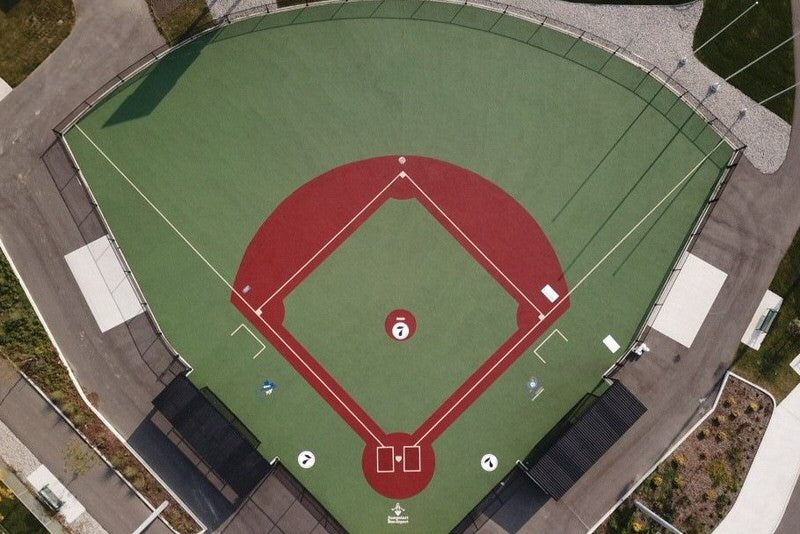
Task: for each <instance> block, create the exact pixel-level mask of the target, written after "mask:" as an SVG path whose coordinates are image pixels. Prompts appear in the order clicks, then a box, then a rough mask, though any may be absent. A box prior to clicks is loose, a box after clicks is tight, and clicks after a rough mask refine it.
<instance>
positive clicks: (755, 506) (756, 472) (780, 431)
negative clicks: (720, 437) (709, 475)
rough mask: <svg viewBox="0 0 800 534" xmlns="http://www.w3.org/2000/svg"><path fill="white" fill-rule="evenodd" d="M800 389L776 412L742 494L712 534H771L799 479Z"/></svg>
mask: <svg viewBox="0 0 800 534" xmlns="http://www.w3.org/2000/svg"><path fill="white" fill-rule="evenodd" d="M798 450H800V387H796V388H795V389H794V390H793V391H792V392H791V393H789V395H788V396H787V397H786V398H785V399H783V401H782V402H781V403H780V404H779V405H778V406H777V407H776V408H775V411H774V412H773V414H772V419H770V422H769V426H768V427H767V431H766V433H765V434H764V439H762V441H761V445H760V446H759V448H758V451H757V452H756V457H755V458H754V459H753V464H752V465H751V466H750V471H749V472H748V473H747V478H746V479H745V481H744V484H743V485H742V491H741V493H739V497H738V498H737V499H736V502H735V503H733V508H731V511H730V512H728V515H727V516H726V517H725V519H723V520H722V523H720V524H719V526H718V527H717V528H716V530H714V534H737V533H740V532H742V529H743V528H744V527H743V526H744V525H747V527H746V530H747V532H748V533H750V534H762V533H763V534H772V533H773V532H775V529H776V528H777V527H778V525H779V524H780V522H781V518H782V517H783V514H784V512H785V510H786V505H787V504H788V503H789V499H790V498H791V495H792V491H793V490H794V487H795V484H796V483H797V480H798V476H799V475H800V455H799V454H797V451H798Z"/></svg>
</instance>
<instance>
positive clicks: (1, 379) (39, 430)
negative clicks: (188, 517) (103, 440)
mask: <svg viewBox="0 0 800 534" xmlns="http://www.w3.org/2000/svg"><path fill="white" fill-rule="evenodd" d="M0 421H2V422H3V423H4V424H5V426H6V427H8V429H10V430H11V432H13V433H14V435H15V436H16V437H17V439H19V440H20V441H22V442H23V443H24V444H25V447H27V449H28V450H29V451H30V453H32V454H33V456H35V458H36V460H37V463H41V464H44V466H45V467H47V469H48V470H49V471H50V472H51V473H53V475H55V476H56V478H58V480H59V481H60V482H61V483H62V484H64V486H66V487H67V489H68V490H69V491H70V493H72V494H73V495H74V496H75V497H76V498H77V500H78V502H80V503H81V505H83V507H84V508H85V509H86V511H87V512H88V513H89V515H90V516H91V517H93V518H94V519H95V520H96V521H97V522H98V523H99V524H100V526H102V528H103V529H105V530H106V531H107V532H110V533H112V534H114V533H129V532H132V531H133V530H135V529H136V527H137V526H139V524H140V523H141V522H142V521H143V520H144V519H145V518H146V517H147V516H148V515H150V512H151V510H150V508H148V507H147V505H146V504H145V503H144V502H143V501H142V500H141V499H140V498H139V497H138V496H137V495H136V493H134V492H133V491H132V490H131V489H130V488H129V487H128V486H127V485H126V484H125V483H124V482H123V481H122V479H121V478H120V477H119V476H117V475H116V474H115V473H114V471H112V470H111V469H110V468H109V467H108V466H107V465H106V464H105V463H103V462H102V460H101V459H100V458H99V457H98V456H96V455H95V454H94V452H93V451H92V450H91V449H90V448H89V447H88V446H87V445H86V444H85V443H84V442H83V441H82V440H81V438H80V437H79V436H78V434H77V433H76V432H75V431H74V430H73V429H72V427H71V426H70V425H69V424H67V423H66V422H65V421H64V420H63V419H62V418H61V416H60V415H59V414H58V413H57V412H56V411H55V410H53V408H52V407H51V406H50V405H49V404H48V403H47V402H46V401H45V400H44V399H43V398H42V397H41V396H40V395H39V394H38V393H37V392H36V390H35V389H33V388H32V387H31V386H30V385H29V384H28V383H27V382H26V381H25V380H24V379H23V378H22V377H21V376H20V375H19V374H17V373H16V372H15V371H14V369H13V368H12V367H11V365H10V364H9V363H8V362H7V361H6V360H3V359H0ZM9 447H10V446H9ZM68 450H69V451H72V452H67V451H68ZM3 452H4V454H10V455H11V456H14V457H16V458H19V457H20V452H21V453H23V454H24V451H18V452H17V453H16V454H15V453H14V452H13V451H9V450H6V449H4V451H3ZM78 456H81V457H87V458H91V460H90V461H86V462H83V461H82V462H81V464H82V465H83V464H85V465H86V466H89V467H88V470H86V472H84V473H76V472H75V471H76V468H77V467H79V466H78V465H77V464H76V461H75V460H74V458H77V457H78ZM71 458H72V459H73V460H71ZM24 463H26V464H29V463H30V462H24ZM14 467H15V468H16V469H18V470H19V469H20V466H14ZM27 467H29V468H31V467H34V466H32V465H28V466H27ZM22 469H24V467H22ZM77 470H78V471H80V470H81V469H77ZM30 471H33V469H30ZM20 474H21V475H22V476H27V474H29V473H20ZM72 526H74V525H72ZM148 532H149V533H151V534H156V533H157V534H171V532H172V531H171V530H170V529H169V528H167V527H166V526H165V525H164V524H163V523H161V522H158V523H157V524H154V525H153V526H152V527H151V528H150V529H148Z"/></svg>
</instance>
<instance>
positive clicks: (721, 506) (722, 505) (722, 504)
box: [714, 493, 731, 513]
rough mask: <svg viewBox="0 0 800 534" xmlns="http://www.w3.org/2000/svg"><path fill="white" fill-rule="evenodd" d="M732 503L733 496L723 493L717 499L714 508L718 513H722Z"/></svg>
mask: <svg viewBox="0 0 800 534" xmlns="http://www.w3.org/2000/svg"><path fill="white" fill-rule="evenodd" d="M730 504H731V498H730V497H729V496H728V494H727V493H722V494H720V496H719V497H717V501H716V503H715V505H714V508H715V509H716V511H717V513H722V512H724V511H725V509H726V508H727V507H728V505H730Z"/></svg>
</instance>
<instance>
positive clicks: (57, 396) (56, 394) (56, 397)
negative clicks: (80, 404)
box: [50, 389, 64, 404]
mask: <svg viewBox="0 0 800 534" xmlns="http://www.w3.org/2000/svg"><path fill="white" fill-rule="evenodd" d="M50 400H51V401H53V403H55V404H59V403H60V402H61V401H62V400H64V392H63V391H61V390H60V389H56V390H55V391H53V392H52V393H50Z"/></svg>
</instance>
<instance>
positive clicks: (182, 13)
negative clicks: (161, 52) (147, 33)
mask: <svg viewBox="0 0 800 534" xmlns="http://www.w3.org/2000/svg"><path fill="white" fill-rule="evenodd" d="M154 3H155V1H154V0H149V1H148V5H150V14H151V15H152V16H153V21H154V22H155V23H156V27H157V28H158V31H159V32H161V35H162V36H164V39H165V40H166V41H167V42H168V43H170V44H175V43H177V42H179V41H180V40H181V39H182V38H184V37H186V36H188V35H191V34H193V33H197V32H198V31H200V30H202V29H203V28H205V27H206V26H207V25H208V24H210V23H211V22H212V19H211V13H210V12H209V11H208V4H206V0H184V1H183V2H181V3H180V4H179V5H178V6H177V7H176V8H175V9H173V10H172V11H170V12H169V13H167V14H164V15H159V14H158V10H157V9H155V8H154V6H153V4H154Z"/></svg>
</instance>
